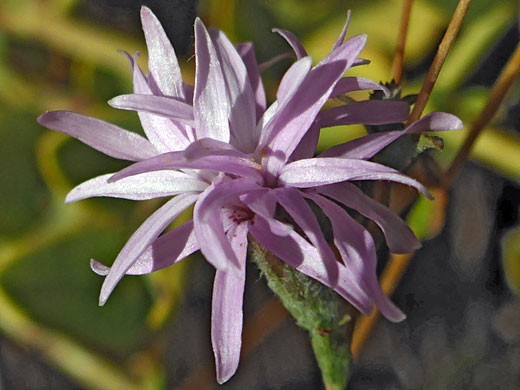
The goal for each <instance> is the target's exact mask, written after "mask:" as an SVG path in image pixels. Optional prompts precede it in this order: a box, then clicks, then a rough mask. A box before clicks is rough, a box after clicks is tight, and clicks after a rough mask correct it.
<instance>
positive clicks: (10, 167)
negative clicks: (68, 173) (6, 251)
mask: <svg viewBox="0 0 520 390" xmlns="http://www.w3.org/2000/svg"><path fill="white" fill-rule="evenodd" d="M39 135H40V127H39V126H38V124H37V123H36V121H35V120H33V118H32V117H31V115H30V114H29V113H27V112H24V111H14V112H8V111H7V110H4V109H0V139H1V140H2V142H0V180H1V183H2V184H1V185H0V209H1V212H0V235H8V236H12V235H16V234H19V233H21V232H22V231H24V230H27V228H28V226H33V225H34V223H36V222H37V221H38V220H39V217H40V216H42V215H43V213H44V212H45V211H46V207H47V205H48V203H49V201H50V194H49V192H48V190H47V188H46V186H45V184H44V183H43V180H42V178H41V176H40V174H39V173H38V168H37V163H36V158H35V156H34V150H35V144H36V141H37V139H38V137H39Z"/></svg>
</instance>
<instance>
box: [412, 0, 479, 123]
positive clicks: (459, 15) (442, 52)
mask: <svg viewBox="0 0 520 390" xmlns="http://www.w3.org/2000/svg"><path fill="white" fill-rule="evenodd" d="M470 3H471V0H459V3H458V4H457V8H456V9H455V12H454V13H453V16H452V18H451V21H450V24H449V25H448V29H447V30H446V33H445V34H444V37H443V38H442V41H441V43H440V44H439V48H438V49H437V53H436V54H435V58H434V59H433V62H432V64H431V66H430V70H429V71H428V74H427V75H426V79H425V80H424V83H423V85H422V88H421V92H419V96H418V97H417V101H416V102H415V105H414V107H413V110H412V113H411V114H410V118H409V119H408V123H407V126H409V125H411V124H412V123H413V122H415V121H416V120H417V119H419V118H420V117H421V114H422V112H423V110H424V108H425V107H426V103H427V102H428V99H429V98H430V94H431V92H432V90H433V86H434V85H435V82H436V81H437V77H438V76H439V73H440V71H441V68H442V65H443V64H444V60H446V57H447V56H448V53H449V51H450V49H451V47H452V46H453V42H454V41H455V38H456V37H457V34H458V32H459V29H460V26H461V25H462V21H463V20H464V16H466V12H467V11H468V7H469V5H470Z"/></svg>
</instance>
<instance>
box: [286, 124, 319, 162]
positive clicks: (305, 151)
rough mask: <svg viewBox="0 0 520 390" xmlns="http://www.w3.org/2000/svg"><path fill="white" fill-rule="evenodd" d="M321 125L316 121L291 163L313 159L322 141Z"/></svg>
mask: <svg viewBox="0 0 520 390" xmlns="http://www.w3.org/2000/svg"><path fill="white" fill-rule="evenodd" d="M320 130H321V125H320V122H319V121H318V120H316V121H314V123H313V124H312V125H311V127H310V128H309V130H308V131H307V133H305V135H304V136H303V138H302V140H301V141H300V143H299V144H298V146H297V147H296V149H294V152H293V153H292V154H291V157H290V158H289V161H296V160H303V159H305V158H312V157H314V154H315V153H316V148H317V147H318V141H319V139H320Z"/></svg>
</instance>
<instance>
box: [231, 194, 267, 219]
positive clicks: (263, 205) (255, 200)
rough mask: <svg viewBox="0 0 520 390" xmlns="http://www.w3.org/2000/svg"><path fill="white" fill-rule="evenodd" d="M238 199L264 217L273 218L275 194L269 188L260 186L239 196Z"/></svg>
mask: <svg viewBox="0 0 520 390" xmlns="http://www.w3.org/2000/svg"><path fill="white" fill-rule="evenodd" d="M240 201H241V202H242V203H244V204H246V205H247V207H249V209H250V210H251V211H252V212H254V213H255V214H259V215H260V216H262V218H264V219H269V218H273V216H274V213H275V211H276V195H275V193H274V191H273V190H272V189H270V188H260V189H258V190H255V191H249V192H247V193H246V194H244V195H241V196H240Z"/></svg>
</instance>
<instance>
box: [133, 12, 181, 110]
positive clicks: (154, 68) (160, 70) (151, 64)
mask: <svg viewBox="0 0 520 390" xmlns="http://www.w3.org/2000/svg"><path fill="white" fill-rule="evenodd" d="M141 23H142V25H143V31H144V37H145V39H146V47H147V48H148V70H149V72H150V73H151V74H152V76H153V78H154V80H155V82H156V83H157V85H158V86H159V88H160V89H161V92H162V93H163V94H164V95H166V96H173V97H179V98H181V99H182V100H184V90H183V88H182V76H181V68H180V67H179V63H178V61H177V56H176V55H175V50H174V49H173V46H172V44H171V43H170V40H169V39H168V36H167V35H166V33H165V32H164V30H163V28H162V26H161V23H160V22H159V20H158V19H157V18H156V17H155V15H154V14H153V13H152V11H150V9H149V8H147V7H142V8H141Z"/></svg>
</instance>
